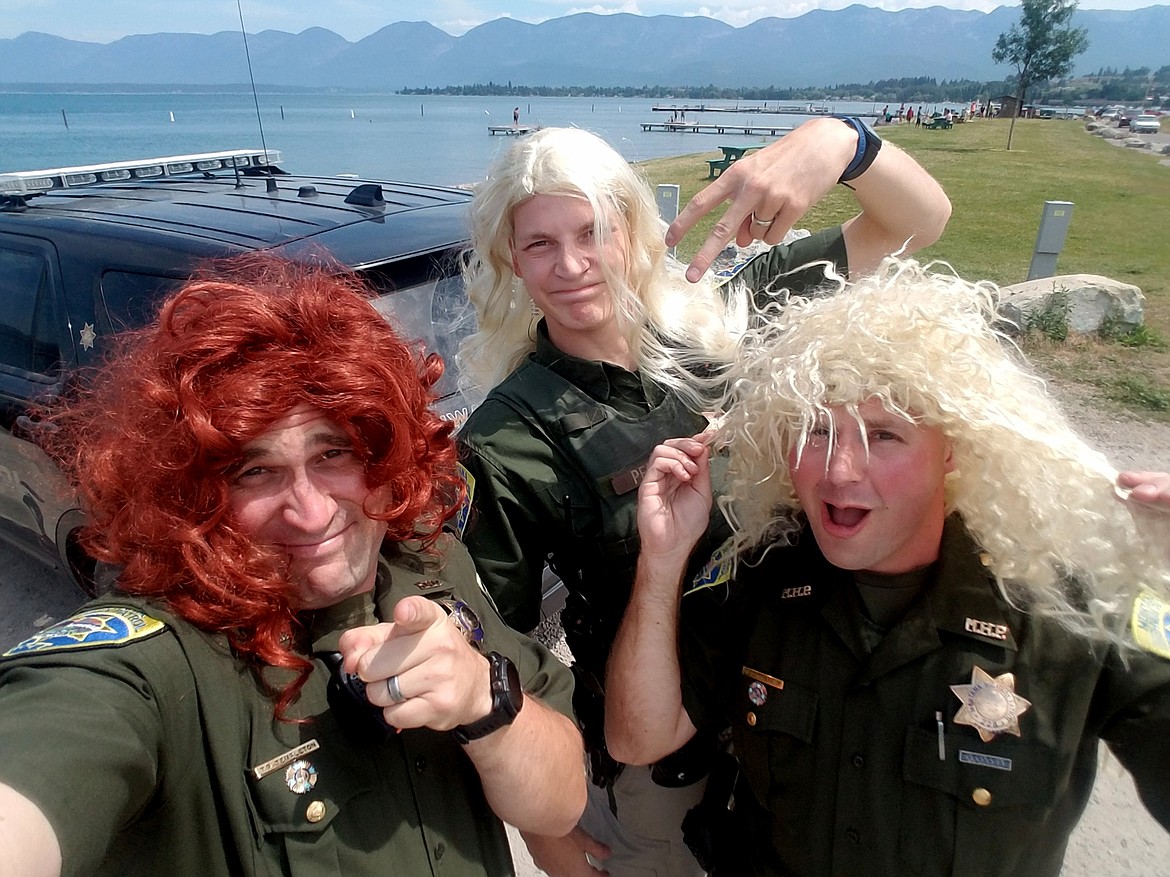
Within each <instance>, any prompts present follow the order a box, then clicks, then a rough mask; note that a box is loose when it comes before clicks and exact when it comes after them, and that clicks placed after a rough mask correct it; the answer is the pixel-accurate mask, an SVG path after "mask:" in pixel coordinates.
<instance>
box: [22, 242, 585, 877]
mask: <svg viewBox="0 0 1170 877" xmlns="http://www.w3.org/2000/svg"><path fill="white" fill-rule="evenodd" d="M441 372H442V364H441V363H440V361H439V360H438V359H437V357H430V358H423V357H421V356H420V355H419V354H418V353H417V352H416V351H414V350H412V349H411V348H410V347H409V346H407V345H406V344H405V343H403V341H402V340H400V339H399V338H398V337H397V335H396V334H395V333H394V331H393V330H392V329H391V328H390V326H388V325H387V324H386V323H385V322H384V321H383V320H382V319H381V318H380V317H379V316H378V315H377V313H376V312H375V311H374V310H373V308H372V307H370V305H369V303H368V301H367V300H366V298H365V296H364V289H363V288H362V287H361V284H360V283H359V282H358V281H357V280H355V279H353V278H352V277H350V276H347V275H344V274H338V273H336V272H329V271H324V270H320V269H306V268H303V267H295V266H293V265H290V264H287V263H283V262H278V261H275V260H274V259H272V258H271V257H256V256H250V257H245V258H242V259H237V260H234V261H231V262H228V263H225V264H223V265H220V266H218V267H216V268H214V269H212V270H211V271H209V272H208V273H206V274H205V275H203V276H200V277H197V278H196V279H194V280H192V281H191V282H189V283H188V284H186V285H185V287H184V288H182V289H181V290H179V291H178V292H177V293H175V294H174V295H173V296H172V297H171V298H169V299H168V300H167V301H166V302H165V303H164V304H163V306H162V309H161V311H160V315H159V318H158V320H157V322H156V323H154V324H153V325H151V326H149V327H148V328H146V329H143V330H141V331H138V332H135V333H131V334H129V335H127V336H125V337H124V338H123V339H122V340H121V342H120V345H119V347H118V349H117V351H116V353H115V355H114V356H113V357H112V358H111V359H110V360H109V361H108V363H107V364H106V365H105V366H103V367H102V369H101V370H100V372H99V373H98V375H97V376H96V379H95V380H94V381H93V382H92V384H91V385H90V389H88V390H86V391H85V392H84V393H83V394H82V395H81V396H80V397H79V398H77V399H74V400H72V401H71V402H70V403H68V404H67V405H66V406H65V407H64V408H63V409H62V410H61V411H59V412H57V413H56V414H55V416H54V422H55V423H56V425H57V427H58V429H57V430H56V431H55V433H54V438H53V446H52V448H51V450H53V451H54V452H55V453H56V455H57V457H58V458H59V459H60V460H61V461H62V463H63V465H64V467H65V469H66V471H67V472H68V473H69V475H70V477H71V479H72V481H73V482H74V484H75V486H76V487H77V489H78V490H79V491H80V492H81V494H82V497H83V499H84V502H85V504H86V507H87V508H88V510H89V513H90V519H91V526H90V527H89V529H88V531H87V535H86V540H87V541H86V545H87V548H88V549H89V550H90V551H91V552H92V553H93V554H94V556H95V557H97V558H98V559H99V560H100V561H102V562H104V563H106V564H109V565H112V566H116V567H118V568H120V570H121V572H120V575H119V578H118V584H117V588H116V589H115V590H114V591H113V592H111V593H110V594H109V595H107V596H106V597H104V598H100V599H98V600H96V601H94V602H92V603H90V604H89V605H87V606H86V607H83V609H82V610H81V611H80V612H78V613H77V614H76V615H75V616H74V617H73V618H71V619H69V620H68V621H66V622H63V623H61V624H58V625H54V626H53V627H51V628H49V629H47V630H45V631H43V632H42V633H40V634H38V635H37V636H35V637H34V638H33V639H31V640H28V641H26V642H25V643H22V644H21V645H19V646H17V647H15V648H14V649H12V650H11V651H10V652H8V653H7V654H6V655H5V656H4V657H3V659H2V660H0V752H3V753H4V755H3V758H2V759H0V851H2V855H0V875H9V874H19V875H60V874H119V875H126V874H144V875H147V874H149V875H157V874H162V873H166V874H171V875H192V877H195V875H252V874H265V875H268V874H298V875H300V874H309V875H314V877H316V875H334V874H336V875H341V874H345V875H347V877H355V875H358V877H360V875H366V874H369V875H373V874H389V873H398V874H409V875H412V877H414V875H423V874H444V875H453V877H462V875H505V874H511V873H512V865H511V858H510V854H509V850H508V845H507V839H506V836H505V834H504V831H503V827H502V825H501V823H500V819H504V820H507V821H508V822H510V823H512V824H514V825H516V826H517V827H519V828H522V829H524V830H528V831H534V832H538V833H543V834H565V833H566V832H568V831H569V830H570V829H571V828H572V827H573V825H574V824H575V823H576V821H577V818H578V817H579V816H580V813H581V810H582V808H583V806H584V801H585V786H584V770H583V754H582V749H581V741H580V737H579V735H578V733H577V731H576V728H575V726H574V725H573V724H572V723H571V722H570V720H569V719H568V718H566V716H565V715H564V714H562V713H564V712H567V711H568V709H569V698H570V691H571V681H570V679H569V677H568V675H567V671H566V670H565V669H564V667H563V666H562V665H561V664H560V663H559V662H558V661H557V660H556V658H554V657H553V656H552V655H551V654H550V653H549V652H547V651H546V650H545V649H543V648H542V647H541V646H539V645H538V644H536V643H534V642H533V641H531V640H529V639H527V638H525V637H522V636H520V635H518V634H516V633H514V632H513V631H511V630H510V629H509V628H507V627H506V626H505V625H504V624H503V622H501V621H500V620H499V618H498V616H497V615H496V613H495V611H494V608H493V607H492V605H491V603H490V601H489V600H487V599H486V598H485V597H484V596H483V594H482V591H481V589H480V588H479V586H478V583H477V581H476V578H475V572H474V567H473V566H472V564H471V561H470V558H469V557H468V556H467V554H466V552H465V551H464V550H463V549H462V547H461V546H460V545H459V544H458V543H457V542H455V541H454V540H452V539H451V538H449V537H448V536H447V535H446V534H445V533H444V532H443V524H444V523H445V522H446V521H447V520H449V519H450V518H451V517H452V516H453V515H454V514H455V513H456V511H457V508H458V506H459V503H460V500H461V487H460V482H459V480H458V478H457V477H456V476H455V474H454V472H455V451H454V446H453V444H452V441H451V437H450V425H449V424H447V423H445V422H443V421H441V420H440V419H439V418H438V417H437V416H436V415H435V414H434V413H432V412H431V411H430V410H429V408H428V405H429V404H430V402H431V401H432V400H433V394H432V392H431V389H430V388H431V387H432V386H433V384H434V383H435V381H436V380H437V379H438V377H439V375H440V374H441ZM546 703H547V704H550V705H553V706H555V707H557V708H558V709H560V710H561V712H558V711H557V710H555V709H552V708H550V706H548V705H546ZM492 811H494V815H493V812H492ZM497 817H498V818H497Z"/></svg>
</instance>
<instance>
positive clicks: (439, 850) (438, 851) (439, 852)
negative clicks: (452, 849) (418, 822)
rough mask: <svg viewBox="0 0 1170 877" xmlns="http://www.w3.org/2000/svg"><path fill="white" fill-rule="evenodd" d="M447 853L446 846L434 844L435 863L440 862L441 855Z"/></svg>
mask: <svg viewBox="0 0 1170 877" xmlns="http://www.w3.org/2000/svg"><path fill="white" fill-rule="evenodd" d="M446 852H447V845H446V844H445V843H443V842H442V841H439V842H438V843H437V844H435V861H436V862H439V861H442V859H443V855H444V854H445V853H446Z"/></svg>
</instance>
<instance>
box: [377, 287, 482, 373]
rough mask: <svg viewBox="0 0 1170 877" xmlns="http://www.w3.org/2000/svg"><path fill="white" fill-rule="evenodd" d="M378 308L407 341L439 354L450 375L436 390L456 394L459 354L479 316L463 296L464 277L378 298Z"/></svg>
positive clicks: (411, 288) (398, 291) (473, 329)
mask: <svg viewBox="0 0 1170 877" xmlns="http://www.w3.org/2000/svg"><path fill="white" fill-rule="evenodd" d="M373 305H374V308H375V309H376V310H377V311H378V313H380V314H381V315H382V316H383V317H385V318H386V319H387V320H388V321H389V322H390V324H391V325H392V326H394V328H395V329H397V330H398V332H399V334H401V335H402V337H403V338H406V339H408V340H418V341H421V342H422V343H423V346H424V347H426V349H427V352H428V353H437V354H439V356H441V357H442V358H443V362H444V363H445V364H446V366H447V368H446V371H444V372H443V377H442V379H440V381H439V384H438V386H437V387H436V388H435V389H436V391H437V392H438V394H439V395H440V396H446V395H449V394H451V393H453V392H455V389H456V385H457V384H458V375H457V373H456V366H455V354H456V353H457V352H458V351H459V344H460V342H461V341H462V340H463V339H464V338H466V337H467V336H468V335H470V334H471V333H472V332H474V331H475V316H474V313H473V312H472V310H471V306H470V304H469V303H468V301H467V297H466V296H465V295H464V294H463V280H462V278H460V277H444V278H442V279H441V280H431V281H428V282H426V283H423V284H421V285H419V286H411V287H408V288H406V289H399V290H397V291H396V292H390V293H386V294H383V295H380V296H378V297H377V298H376V299H374V301H373Z"/></svg>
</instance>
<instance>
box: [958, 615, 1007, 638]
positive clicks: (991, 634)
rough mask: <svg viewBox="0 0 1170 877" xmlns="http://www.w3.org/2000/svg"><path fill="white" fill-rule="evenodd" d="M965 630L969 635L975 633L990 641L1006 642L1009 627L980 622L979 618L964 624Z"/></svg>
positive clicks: (971, 619)
mask: <svg viewBox="0 0 1170 877" xmlns="http://www.w3.org/2000/svg"><path fill="white" fill-rule="evenodd" d="M963 629H964V630H966V631H967V633H975V634H978V635H979V636H985V637H987V638H989V639H999V640H1006V639H1007V638H1008V627H1007V625H1006V624H993V623H992V622H990V621H980V620H979V619H978V618H968V619H966V620H965V621H964V622H963Z"/></svg>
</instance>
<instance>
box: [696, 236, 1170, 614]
mask: <svg viewBox="0 0 1170 877" xmlns="http://www.w3.org/2000/svg"><path fill="white" fill-rule="evenodd" d="M931 267H932V268H933V267H934V266H931ZM997 298H998V291H997V289H996V288H995V287H994V286H993V285H992V284H990V283H968V282H966V281H964V280H962V279H960V278H958V277H956V276H954V275H953V274H945V273H936V272H935V271H933V270H931V269H930V268H923V267H921V266H920V265H919V264H918V263H916V262H913V261H899V260H895V259H887V260H886V261H885V262H884V263H883V264H882V266H881V268H880V269H879V270H878V271H877V272H876V273H875V274H874V275H872V276H870V277H867V278H863V279H862V280H861V281H859V282H856V283H849V284H846V285H845V287H844V288H843V289H842V291H840V292H839V293H837V294H835V295H832V296H828V297H822V298H816V299H796V298H794V299H791V300H790V301H789V302H788V303H787V305H786V306H785V308H784V309H783V310H778V309H777V310H773V311H772V312H770V313H767V314H765V315H763V317H761V319H760V321H759V323H758V325H756V326H755V327H754V328H753V329H752V330H751V331H749V332H748V333H747V334H745V335H744V337H743V339H742V345H741V349H740V353H739V356H738V357H737V360H736V362H735V363H734V365H732V366H731V367H730V370H729V373H728V374H727V375H726V377H727V378H728V384H727V386H728V389H727V394H726V396H725V398H724V400H723V409H724V410H725V411H726V414H725V416H724V418H723V420H722V422H721V424H720V428H719V435H718V441H719V443H720V444H724V445H726V446H727V447H728V449H729V452H730V457H731V460H730V474H729V480H730V484H729V487H728V495H727V496H726V497H724V498H723V500H722V503H723V507H724V510H725V512H726V513H727V514H728V517H729V518H730V519H731V520H732V522H733V524H734V526H735V529H736V534H737V535H736V549H737V553H738V554H742V553H743V552H745V551H747V550H749V549H752V548H754V547H756V546H760V545H764V544H767V543H782V542H785V541H791V539H792V538H794V536H795V534H796V533H797V532H798V531H799V530H800V529H801V527H802V525H803V515H802V513H801V511H800V508H799V506H798V503H797V499H796V495H795V493H794V491H793V486H792V480H791V477H790V473H789V470H788V459H789V455H790V453H795V454H796V455H797V457H799V454H800V453H801V451H802V449H803V447H804V445H805V443H806V442H807V441H808V440H809V437H810V430H812V429H813V428H814V427H815V426H816V425H817V424H818V422H820V423H823V422H825V417H826V415H827V412H828V408H829V407H830V406H843V407H844V408H845V410H847V411H851V412H852V413H853V414H854V416H856V412H857V406H858V405H860V404H861V403H863V402H866V401H868V400H871V399H877V400H880V401H881V402H882V403H883V405H884V406H885V407H886V408H887V409H888V410H889V411H891V412H895V413H898V414H900V415H902V416H904V417H906V418H907V419H910V420H912V421H914V422H916V423H921V424H927V425H934V426H937V427H939V428H941V430H942V431H943V433H944V434H945V435H946V436H947V438H948V439H949V440H950V441H951V443H952V446H953V450H954V457H953V459H954V462H955V471H954V472H952V473H951V474H950V475H948V476H947V504H948V511H949V512H958V513H959V514H960V515H961V516H962V518H963V521H964V523H965V524H966V527H967V529H968V531H969V532H970V533H971V535H972V536H973V538H974V539H975V541H976V542H977V543H978V544H979V546H980V547H981V549H982V550H983V551H984V552H985V554H986V561H987V562H988V565H989V569H990V570H991V572H992V573H994V575H995V576H996V578H997V579H998V581H999V584H1000V588H1001V590H1002V591H1003V592H1004V594H1005V596H1007V597H1008V599H1010V600H1012V601H1013V602H1015V603H1017V604H1020V605H1026V606H1027V607H1028V608H1029V609H1030V610H1031V611H1033V612H1037V611H1039V612H1048V613H1053V614H1055V615H1058V616H1059V617H1061V618H1062V620H1064V621H1065V623H1067V624H1068V626H1069V627H1071V628H1074V629H1077V630H1081V631H1083V632H1105V633H1109V632H1111V631H1112V630H1113V628H1115V627H1116V626H1117V623H1118V621H1119V620H1120V615H1119V613H1124V611H1125V608H1126V605H1127V603H1128V599H1129V598H1131V597H1132V596H1134V595H1135V594H1136V592H1137V591H1138V590H1140V589H1143V588H1145V589H1151V590H1154V591H1156V592H1159V593H1162V594H1165V593H1166V592H1167V590H1168V584H1170V576H1168V570H1167V564H1166V560H1165V557H1164V552H1165V547H1166V545H1167V544H1170V516H1167V515H1164V514H1160V513H1157V512H1141V511H1135V510H1133V509H1130V508H1128V507H1127V505H1126V504H1123V503H1122V502H1119V501H1118V498H1117V496H1116V495H1115V491H1114V480H1115V478H1116V475H1117V472H1116V470H1115V469H1114V468H1113V467H1112V466H1111V465H1110V464H1109V462H1108V460H1106V458H1105V457H1104V456H1103V455H1102V454H1101V453H1099V452H1097V451H1095V450H1093V449H1092V448H1090V447H1089V446H1088V445H1087V444H1086V443H1085V442H1084V441H1083V440H1082V439H1081V438H1080V437H1079V436H1078V435H1077V434H1076V433H1075V432H1074V430H1073V429H1072V427H1071V426H1070V425H1069V423H1068V421H1067V420H1066V419H1065V417H1064V416H1063V415H1062V414H1061V412H1060V411H1059V410H1058V408H1057V406H1056V405H1055V404H1054V402H1053V401H1052V399H1051V398H1050V397H1049V395H1048V393H1047V392H1046V389H1045V386H1044V383H1043V381H1042V380H1041V379H1040V378H1038V377H1036V376H1035V375H1034V374H1033V373H1032V372H1031V371H1030V370H1029V369H1028V367H1027V366H1026V365H1025V364H1024V363H1023V361H1022V356H1021V355H1020V354H1019V353H1018V351H1017V350H1016V349H1015V347H1014V346H1013V345H1012V344H1011V343H1010V341H1008V340H1007V339H1006V338H1005V336H1004V335H1003V334H1002V332H1000V331H999V330H997V328H996V320H997V316H996V303H997Z"/></svg>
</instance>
